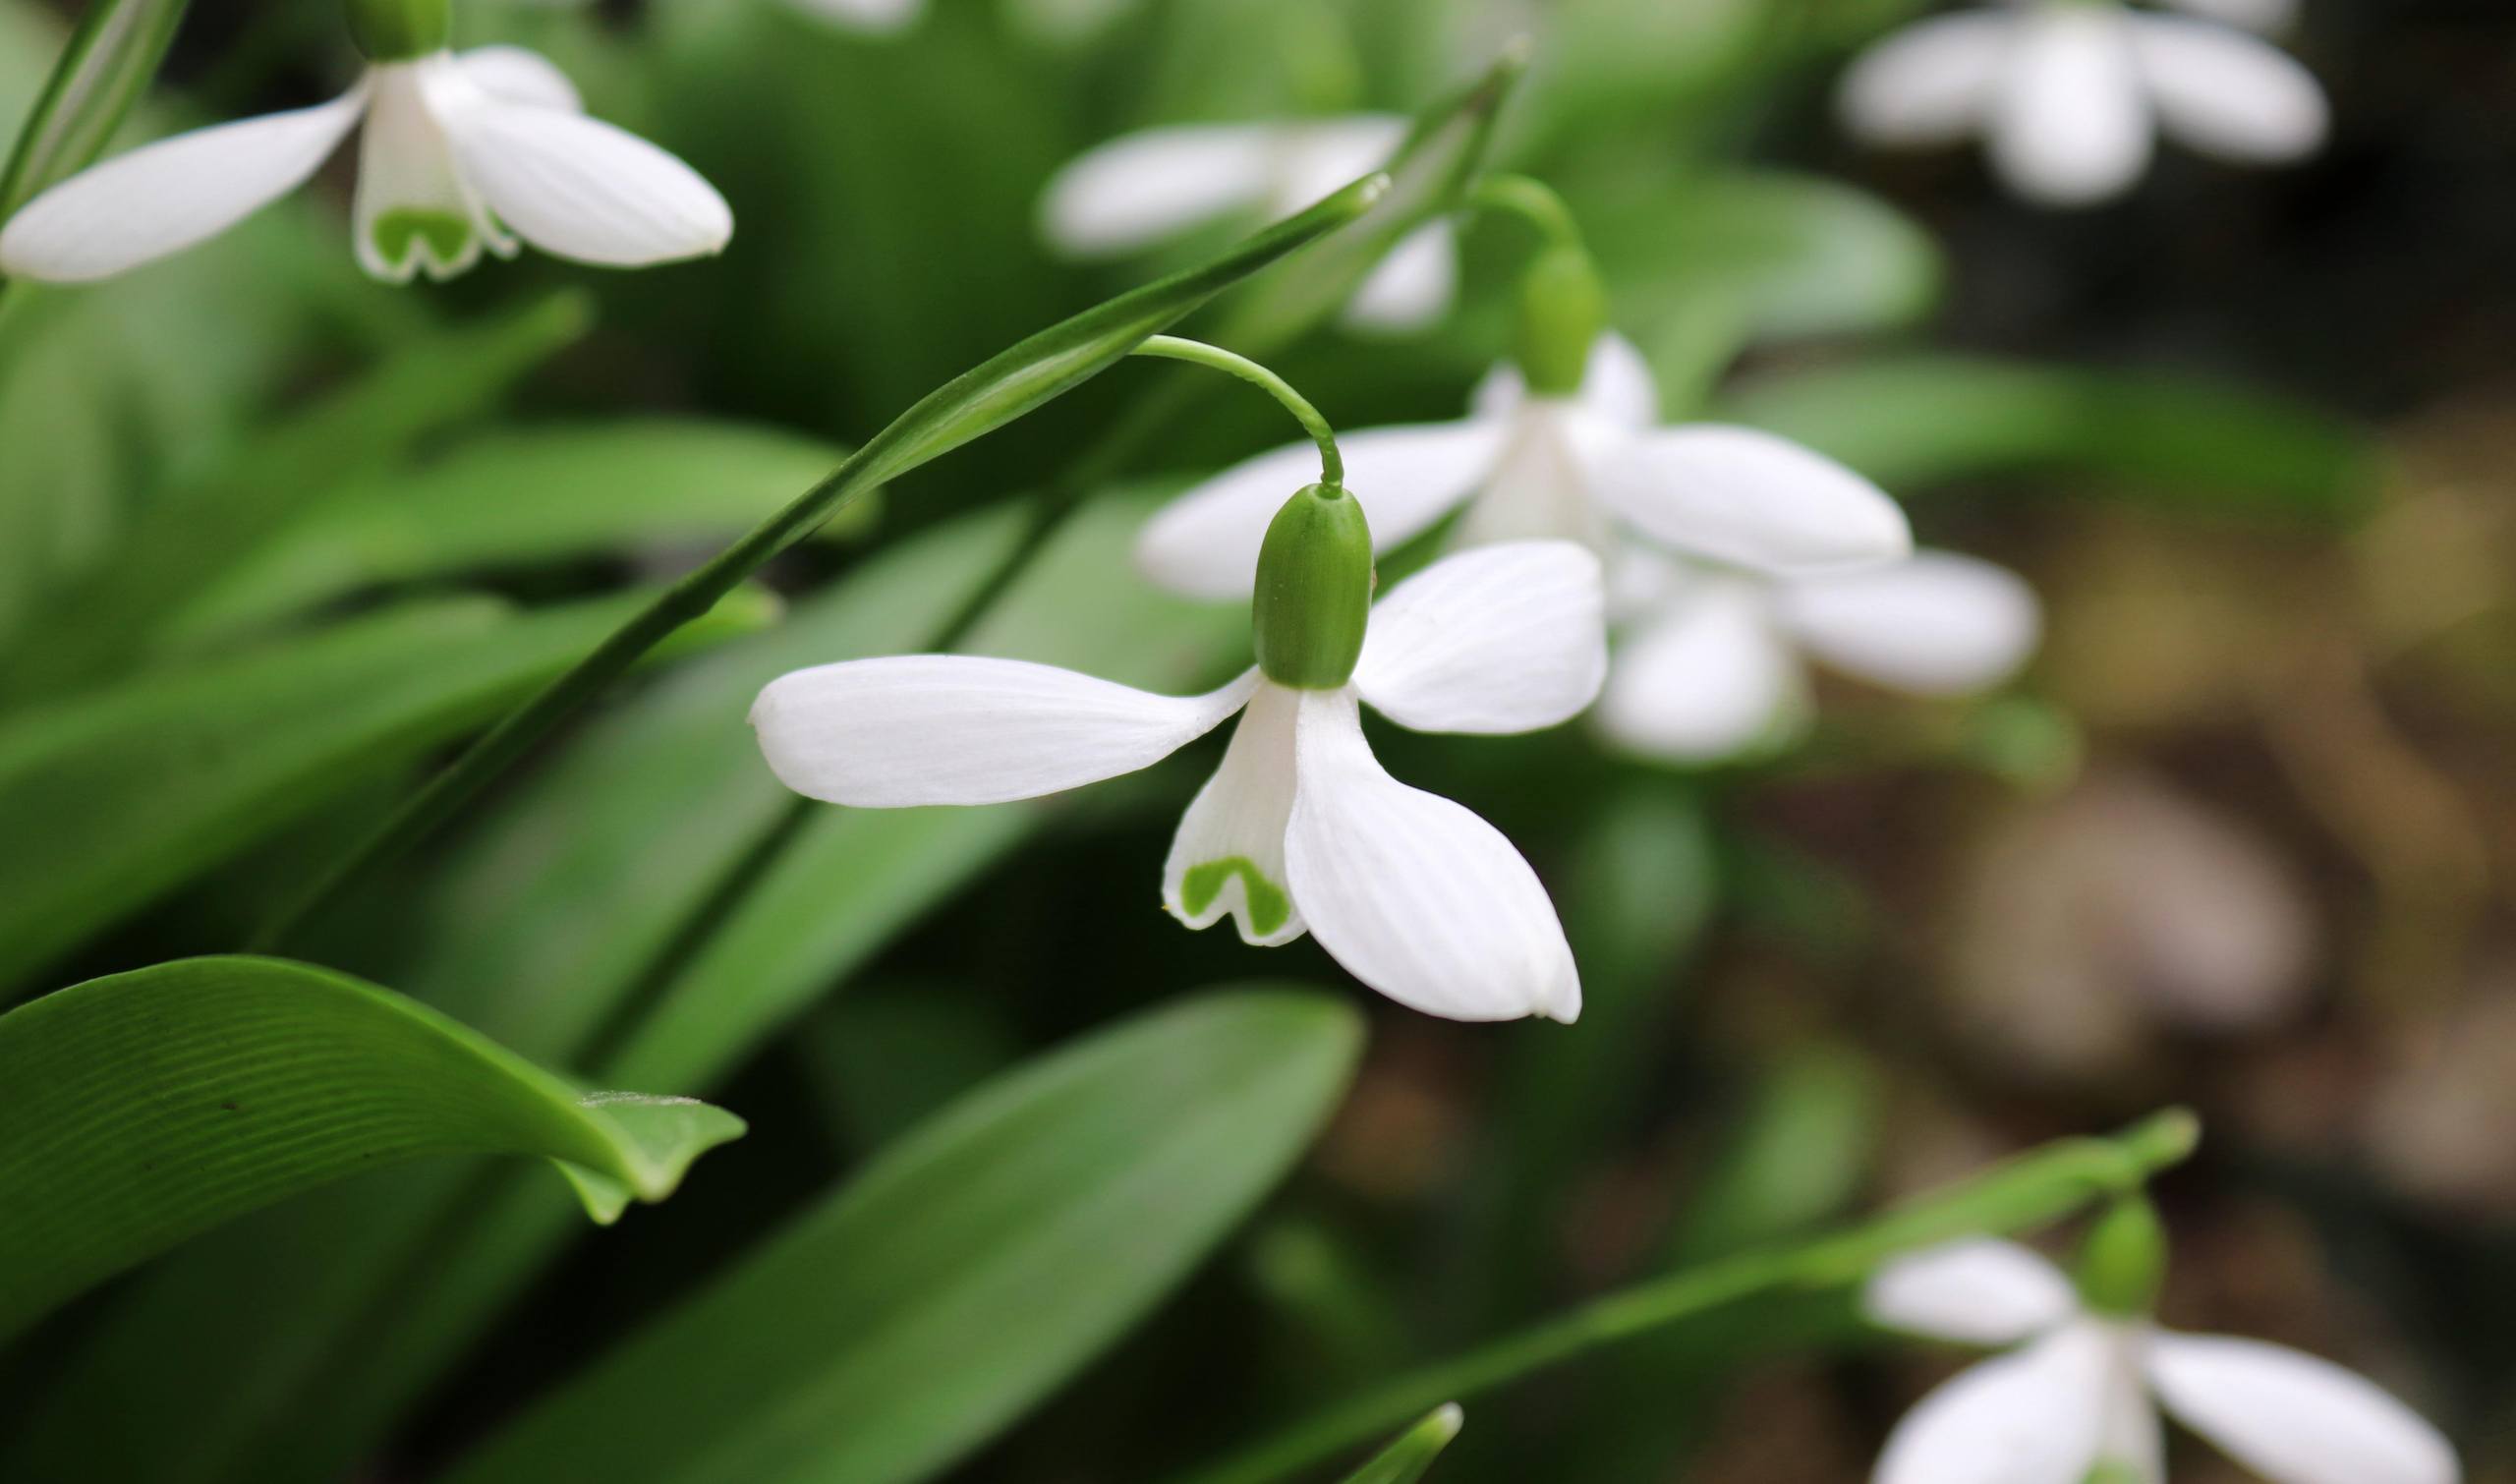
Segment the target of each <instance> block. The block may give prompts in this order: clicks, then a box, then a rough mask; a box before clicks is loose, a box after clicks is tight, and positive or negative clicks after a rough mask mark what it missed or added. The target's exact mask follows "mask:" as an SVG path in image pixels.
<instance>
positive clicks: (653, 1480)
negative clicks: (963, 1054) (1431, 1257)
mask: <svg viewBox="0 0 2516 1484" xmlns="http://www.w3.org/2000/svg"><path fill="white" fill-rule="evenodd" d="M1361 1043H1362V1029H1361V1021H1360V1019H1359V1017H1358V1016H1357V1015H1356V1014H1355V1013H1354V1011H1353V1010H1352V1009H1351V1008H1350V1007H1349V1006H1348V1005H1346V1004H1344V1002H1342V1001H1340V1000H1338V999H1329V998H1326V997H1322V996H1316V995H1310V994H1302V993H1295V992H1289V991H1242V992H1235V993H1228V994H1217V995H1210V996H1205V997H1200V998H1198V999H1191V1000H1188V1001H1185V1002H1181V1003H1175V1004H1172V1005H1169V1006H1166V1007H1165V1008H1163V1009H1160V1010H1157V1011H1154V1012H1152V1013H1150V1014H1147V1015H1143V1016H1139V1017H1137V1018H1135V1019H1134V1020H1132V1021H1129V1022H1128V1023H1126V1024H1124V1025H1121V1026H1119V1027H1117V1028H1115V1029H1113V1030H1109V1031H1104V1032H1101V1033H1099V1034H1096V1035H1094V1036H1091V1037H1089V1038H1087V1039H1086V1040H1084V1041H1083V1042H1081V1043H1079V1044H1077V1045H1075V1046H1071V1047H1068V1048H1065V1049H1063V1050H1061V1051H1058V1052H1057V1053H1054V1054H1052V1055H1050V1056H1045V1057H1042V1058H1040V1059H1039V1060H1037V1061H1034V1062H1032V1063H1029V1064H1027V1065H1025V1066H1024V1067H1022V1068H1020V1069H1018V1070H1016V1071H1015V1072H1013V1073H1011V1074H1009V1075H1008V1076H1005V1077H1003V1078H1000V1079H998V1080H996V1081H994V1082H991V1083H990V1084H988V1085H987V1086H985V1087H983V1088H981V1089H980V1090H978V1091H977V1092H975V1093H973V1094H971V1095H970V1096H968V1097H966V1098H963V1099H961V1100H960V1101H958V1102H956V1103H954V1104H953V1105H952V1106H951V1107H950V1108H948V1109H946V1110H945V1111H944V1113H941V1114H939V1115H937V1116H936V1117H935V1118H933V1119H932V1120H930V1121H929V1122H927V1123H926V1124H924V1125H922V1126H921V1127H920V1128H919V1129H918V1131H917V1132H915V1133H913V1134H911V1135H910V1136H909V1137H908V1138H906V1139H904V1140H902V1141H901V1142H900V1143H899V1144H898V1145H897V1146H895V1147H894V1148H892V1149H891V1150H890V1151H888V1152H887V1153H886V1154H885V1155H884V1156H882V1157H881V1158H880V1159H878V1160H876V1161H875V1163H874V1164H873V1165H872V1166H871V1167H870V1168H868V1169H867V1170H865V1171H864V1172H863V1173H862V1174H861V1175H859V1176H858V1177H857V1178H856V1179H855V1180H853V1181H851V1182H850V1183H849V1184H848V1185H847V1186H846V1187H844V1188H843V1189H842V1190H840V1191H839V1192H838V1194H837V1195H836V1196H835V1197H833V1198H831V1199H829V1200H828V1201H826V1202H825V1203H823V1204H822V1205H821V1206H819V1207H818V1208H816V1209H814V1210H813V1211H811V1212H809V1213H807V1214H806V1215H805V1216H804V1217H803V1218H802V1219H801V1220H800V1221H798V1222H796V1223H794V1224H792V1225H791V1226H789V1227H787V1229H786V1230H784V1231H783V1232H781V1233H780V1234H778V1235H777V1236H775V1237H773V1238H772V1239H771V1241H770V1242H769V1243H768V1244H767V1245H766V1246H765V1247H764V1248H763V1249H761V1250H760V1251H758V1252H757V1253H755V1254H754V1255H753V1256H752V1257H750V1258H749V1259H748V1260H746V1261H744V1262H742V1263H741V1264H740V1265H739V1266H738V1267H736V1268H734V1269H733V1270H732V1271H731V1272H729V1273H727V1274H726V1275H725V1276H723V1277H722V1278H719V1279H718V1280H716V1281H715V1282H714V1283H712V1284H709V1285H708V1286H707V1287H705V1288H704V1289H702V1290H701V1291H700V1292H698V1293H697V1294H696V1295H694V1296H693V1297H691V1298H690V1299H688V1300H686V1301H685V1302H683V1303H682V1304H680V1305H679V1306H678V1307H676V1308H675V1309H673V1310H671V1311H670V1312H668V1313H667V1314H665V1315H664V1317H663V1318H661V1319H660V1320H658V1321H657V1322H656V1323H654V1324H651V1325H649V1326H648V1327H647V1328H646V1329H645V1330H644V1331H642V1332H640V1333H639V1334H636V1335H634V1336H632V1337H631V1338H630V1339H629V1340H628V1341H625V1342H624V1343H622V1344H621V1345H619V1346H618V1347H616V1348H615V1349H613V1350H611V1351H610V1352H609V1353H607V1354H606V1355H605V1356H604V1357H603V1358H601V1359H600V1360H599V1361H597V1362H596V1363H595V1365H594V1366H593V1368H592V1369H591V1370H589V1371H588V1372H586V1373H585V1374H584V1375H582V1376H580V1377H578V1378H576V1379H575V1380H573V1381H571V1382H568V1383H566V1384H564V1385H563V1386H562V1387H561V1388H560V1389H559V1391H558V1392H557V1393H556V1394H555V1395H553V1396H550V1397H548V1398H544V1399H543V1400H542V1401H541V1402H540V1403H539V1404H538V1405H536V1406H534V1407H533V1408H532V1409H531V1410H529V1411H528V1412H527V1413H526V1414H525V1415H524V1417H523V1418H522V1419H521V1420H520V1421H518V1422H517V1423H515V1424H514V1425H512V1426H511V1427H509V1428H508V1429H506V1430H505V1431H504V1432H503V1433H501V1434H499V1435H497V1436H496V1437H494V1438H492V1439H491V1440H490V1441H489V1443H488V1444H487V1445H486V1446H485V1447H484V1448H483V1449H482V1450H481V1451H480V1452H479V1453H478V1454H477V1455H474V1456H472V1457H471V1458H469V1459H468V1460H466V1461H465V1462H463V1463H461V1464H459V1465H458V1466H457V1467H456V1469H455V1470H454V1471H453V1473H452V1474H451V1476H450V1477H451V1478H452V1479H453V1480H455V1481H458V1484H499V1481H505V1480H518V1481H527V1480H529V1481H532V1484H543V1481H546V1480H549V1479H552V1478H557V1477H582V1478H637V1479H640V1480H645V1481H650V1484H697V1481H701V1480H710V1481H715V1480H727V1481H730V1480H742V1481H746V1484H807V1481H826V1484H903V1481H907V1480H913V1479H920V1478H925V1477H928V1476H930V1475H932V1474H933V1473H934V1472H935V1471H936V1470H938V1469H940V1468H942V1467H944V1466H945V1465H946V1464H948V1463H949V1462H951V1461H952V1460H953V1459H954V1458H956V1457H959V1456H960V1455H963V1454H965V1453H967V1452H968V1451H969V1450H970V1449H972V1448H974V1447H976V1446H977V1445H978V1444H979V1443H981V1442H983V1441H984V1440H985V1439H987V1438H988V1437H989V1436H990V1435H992V1434H993V1433H995V1432H996V1431H997V1430H999V1429H1000V1428H1001V1427H1002V1426H1004V1425H1005V1424H1006V1423H1007V1422H1009V1421H1011V1420H1012V1419H1013V1418H1014V1417H1016V1416H1019V1415H1020V1414H1021V1413H1022V1411H1023V1410H1025V1409H1026V1408H1027V1407H1029V1406H1030V1405H1032V1404H1033V1403H1034V1402H1036V1401H1038V1400H1039V1399H1040V1398H1043V1397H1044V1396H1046V1395H1047V1394H1048V1393H1049V1392H1050V1391H1052V1390H1054V1389H1055V1388H1056V1387H1058V1385H1059V1384H1061V1383H1062V1382H1064V1381H1065V1380H1066V1379H1067V1378H1068V1377H1070V1376H1071V1375H1072V1374H1073V1373H1074V1372H1075V1371H1077V1370H1078V1369H1080V1368H1081V1367H1082V1366H1083V1365H1085V1364H1086V1363H1088V1362H1089V1361H1090V1360H1091V1358H1092V1357H1093V1356H1094V1355H1095V1354H1097V1353H1099V1352H1100V1350H1102V1349H1103V1348H1104V1347H1105V1346H1107V1345H1108V1344H1109V1343H1110V1342H1111V1341H1113V1340H1115V1339H1116V1338H1117V1336H1119V1335H1120V1334H1122V1333H1123V1332H1124V1331H1125V1330H1126V1328H1127V1327H1128V1326H1129V1325H1130V1324H1132V1323H1133V1322H1134V1321H1135V1320H1136V1319H1137V1318H1139V1317H1140V1316H1142V1315H1143V1314H1144V1313H1145V1312H1146V1311H1147V1310H1148V1309H1150V1308H1151V1307H1152V1306H1153V1305H1154V1304H1155V1303H1157V1302H1159V1301H1160V1299H1161V1298H1162V1296H1163V1295H1164V1294H1165V1293H1167V1292H1169V1291H1170V1290H1171V1289H1172V1287H1173V1286H1174V1285H1176V1284H1177V1283H1178V1282H1179V1281H1180V1280H1181V1279H1182V1278H1184V1277H1185V1276H1186V1275H1187V1273H1188V1272H1189V1270H1190V1269H1191V1268H1193V1267H1194V1266H1195V1265H1196V1264H1197V1263H1198V1261H1199V1260H1200V1259H1202V1258H1203V1257H1204V1256H1205V1254H1206V1253H1207V1252H1209V1251H1210V1250H1212V1248H1213V1247H1214V1246H1215V1244H1216V1243H1218V1242H1220V1241H1221V1240H1222V1239H1223V1238H1224V1237H1225V1236H1226V1235H1227V1234H1228V1233H1229V1231H1230V1230H1231V1228H1232V1227H1233V1226H1234V1225H1235V1224H1236V1223H1237V1222H1238V1221H1239V1220H1240V1218H1241V1217H1242V1216H1244V1215H1245V1214H1246V1213H1247V1212H1248V1211H1249V1209H1250V1208H1251V1207H1252V1206H1254V1205H1255V1204H1256V1203H1257V1201H1258V1199H1259V1198H1260V1197H1261V1196H1263V1195H1264V1194H1265V1193H1266V1192H1267V1191H1268V1189H1269V1188H1271V1187H1272V1186H1273V1185H1274V1184H1275V1183H1276V1181H1277V1180H1278V1179H1279V1178H1281V1177H1282V1176H1283V1174H1284V1173H1285V1171H1286V1170H1287V1168H1289V1167H1290V1165H1291V1164H1292V1162H1293V1161H1294V1160H1295V1159H1296V1158H1297V1157H1298V1156H1299V1155H1300V1153H1301V1151H1302V1149H1303V1148H1304V1147H1305V1146H1306V1145H1307V1144H1308V1143H1309V1141H1310V1138H1311V1136H1312V1134H1313V1133H1314V1132H1315V1131H1316V1130H1317V1129H1318V1127H1319V1124H1320V1122H1321V1121H1322V1120H1323V1119H1324V1118H1325V1117H1326V1115H1327V1113H1328V1112H1329V1110H1330V1109H1331V1108H1332V1107H1333V1106H1334V1105H1335V1103H1336V1101H1337V1099H1338V1097H1339V1095H1340V1094H1341V1093H1342V1091H1343V1090H1344V1085H1345V1082H1346V1079H1347V1077H1348V1076H1349V1075H1350V1073H1351V1071H1352V1068H1353V1063H1354V1058H1355V1056H1356V1054H1357V1053H1358V1051H1359V1050H1360V1047H1361ZM1009 1316H1019V1319H1018V1322H1008V1317H1009Z"/></svg>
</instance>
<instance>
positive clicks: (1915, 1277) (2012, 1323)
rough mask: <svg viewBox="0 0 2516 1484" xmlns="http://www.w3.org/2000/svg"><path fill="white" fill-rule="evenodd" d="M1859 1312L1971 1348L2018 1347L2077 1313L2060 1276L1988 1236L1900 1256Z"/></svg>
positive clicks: (1879, 1275) (1864, 1294) (1867, 1291)
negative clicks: (1958, 1342) (1989, 1345)
mask: <svg viewBox="0 0 2516 1484" xmlns="http://www.w3.org/2000/svg"><path fill="white" fill-rule="evenodd" d="M1860 1308H1861V1312H1862V1313H1863V1314H1865V1315H1867V1316H1868V1317H1869V1319H1870V1320H1871V1322H1873V1323H1876V1324H1882V1325H1885V1326H1886V1327H1888V1328H1889V1329H1892V1330H1906V1331H1910V1332H1911V1333H1913V1334H1916V1335H1930V1336H1934V1337H1936V1338H1938V1339H1941V1340H1957V1341H1965V1342H1967V1343H1969V1344H2015V1343H2017V1342H2018V1341H2022V1340H2025V1339H2027V1338H2028V1337H2029V1336H2030V1335H2040V1334H2042V1333H2044V1332H2045V1331H2047V1330H2050V1329H2054V1328H2057V1327H2059V1326H2060V1325H2062V1324H2063V1323H2064V1322H2066V1321H2068V1320H2069V1319H2070V1318H2071V1317H2072V1316H2073V1315H2075V1314H2077V1313H2078V1312H2079V1297H2078V1295H2077V1294H2076V1293H2074V1292H2073V1291H2072V1289H2071V1281H2070V1280H2069V1279H2068V1278H2065V1277H2064V1276H2062V1273H2061V1270H2060V1269H2058V1268H2055V1267H2054V1266H2053V1265H2052V1264H2051V1263H2048V1262H2046V1261H2045V1260H2044V1259H2043V1258H2041V1257H2039V1256H2037V1255H2036V1254H2035V1253H2033V1252H2030V1251H2029V1250H2028V1249H2027V1248H2025V1247H2022V1246H2020V1245H2019V1244H2018V1243H2016V1242H2004V1241H1996V1240H1993V1239H1991V1238H1988V1237H1984V1238H1975V1239H1972V1240H1968V1241H1959V1242H1950V1243H1948V1244H1947V1245H1946V1246H1941V1247H1932V1248H1929V1249H1927V1250H1924V1251H1921V1252H1916V1253H1914V1254H1912V1255H1911V1256H1907V1257H1900V1258H1897V1259H1896V1260H1895V1261H1893V1262H1890V1263H1888V1264H1886V1265H1885V1266H1884V1267H1881V1268H1880V1269H1879V1270H1878V1271H1877V1272H1876V1273H1874V1274H1872V1275H1870V1279H1869V1284H1868V1286H1867V1287H1865V1288H1863V1289H1862V1290H1861V1295H1860Z"/></svg>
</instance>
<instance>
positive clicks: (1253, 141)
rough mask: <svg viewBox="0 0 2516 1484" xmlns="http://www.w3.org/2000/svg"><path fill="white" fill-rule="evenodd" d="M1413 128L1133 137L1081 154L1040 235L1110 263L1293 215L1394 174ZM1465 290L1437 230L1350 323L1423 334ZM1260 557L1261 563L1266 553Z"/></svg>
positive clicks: (1386, 117) (1270, 127) (1223, 130)
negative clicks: (1356, 184) (1211, 231)
mask: <svg viewBox="0 0 2516 1484" xmlns="http://www.w3.org/2000/svg"><path fill="white" fill-rule="evenodd" d="M1407 128H1408V124H1407V121H1406V120H1405V119H1404V118H1401V117H1399V116H1397V115H1392V114H1356V115H1352V116H1350V117H1346V118H1335V119H1300V120H1289V121H1285V122H1278V123H1265V124H1179V125H1172V126H1169V127H1165V128H1159V129H1147V130H1143V131H1141V132H1139V133H1135V134H1129V135H1124V136H1121V137H1120V138H1117V139H1115V140H1112V141H1110V142H1109V143H1105V144H1101V145H1099V146H1097V147H1095V148H1092V149H1089V150H1086V151H1085V152H1084V153H1082V154H1080V155H1077V156H1076V157H1075V158H1074V159H1072V160H1070V161H1068V162H1067V163H1066V165H1065V166H1064V168H1062V169H1060V170H1059V171H1058V173H1057V175H1056V176H1055V177H1054V178H1053V179H1051V180H1050V182H1049V185H1048V190H1047V192H1046V193H1045V194H1044V195H1043V196H1042V198H1041V200H1040V230H1041V234H1042V235H1043V236H1044V237H1045V238H1046V239H1047V240H1048V242H1049V245H1050V246H1052V247H1054V248H1056V249H1057V250H1058V251H1059V252H1061V253H1065V254H1067V255H1069V256H1072V257H1115V256H1118V255H1121V254H1126V253H1132V252H1135V251H1137V250H1139V249H1143V248H1147V247H1151V246H1153V245H1154V244H1156V243H1159V242H1162V241H1163V240H1165V239H1167V238H1170V237H1173V236H1176V235H1177V234H1179V233H1181V232H1183V231H1185V230H1187V229H1188V228H1190V227H1193V226H1196V225H1197V224H1199V223H1200V222H1204V221H1208V220H1211V219H1213V218H1215V217H1218V216H1222V215H1224V214H1226V213H1228V212H1241V213H1252V214H1257V215H1263V216H1270V217H1273V216H1286V215H1289V214H1291V213H1292V212H1294V211H1298V210H1300V209H1301V208H1302V207H1304V206H1307V205H1309V204H1311V203H1312V202H1313V201H1316V200H1319V199H1320V198H1321V197H1323V196H1326V195H1328V194H1329V193H1330V192H1332V191H1335V190H1336V189H1337V188H1339V187H1340V186H1343V185H1344V184H1345V183H1346V182H1348V181H1351V180H1355V179H1357V178H1359V177H1361V176H1365V175H1368V174H1370V173H1371V172H1372V171H1374V170H1377V169H1379V168H1380V167H1381V166H1382V165H1384V164H1387V163H1388V162H1389V159H1390V156H1391V155H1393V154H1395V153H1396V152H1397V150H1398V146H1399V144H1400V143H1401V142H1403V141H1404V139H1405V138H1406V131H1407ZM1457 289H1458V245H1457V243H1456V242H1455V240H1454V237H1453V233H1452V230H1451V226H1450V223H1449V222H1447V221H1443V220H1435V221H1431V222H1427V223H1425V224H1424V225H1423V226H1420V227H1418V228H1416V229H1415V230H1414V231H1413V232H1410V233H1408V234H1407V235H1406V236H1405V237H1404V238H1402V239H1401V240H1400V241H1399V243H1398V245H1397V246H1395V247H1394V248H1392V249H1391V250H1390V252H1389V254H1388V256H1387V257H1383V258H1382V259H1381V261H1380V263H1379V265H1378V266H1377V267H1375V268H1374V269H1373V270H1372V272H1371V274H1370V276H1368V277H1366V278H1365V279H1364V280H1363V282H1362V285H1361V286H1360V287H1359V288H1357V289H1356V290H1355V291H1354V297H1353V298H1352V299H1351V300H1350V301H1348V302H1347V304H1346V306H1345V314H1344V317H1345V322H1346V324H1347V325H1348V326H1349V327H1353V328H1359V329H1366V330H1380V331H1390V332H1397V331H1404V330H1411V329H1417V328H1421V327H1422V326H1425V325H1428V324H1430V323H1432V322H1433V321H1434V320H1436V319H1439V318H1440V317H1441V316H1442V315H1443V314H1445V313H1446V312H1447V311H1448V310H1449V309H1450V305H1451V298H1452V296H1453V294H1454V293H1456V292H1457ZM1278 494H1279V497H1281V495H1282V490H1281V489H1280V490H1279V491H1278ZM1271 509H1272V507H1271ZM1260 524H1261V525H1262V526H1263V525H1264V524H1265V522H1264V520H1263V518H1262V520H1261V522H1260ZM1250 551H1251V555H1252V558H1253V560H1254V559H1255V555H1256V551H1257V548H1256V547H1255V546H1252V547H1251V548H1250Z"/></svg>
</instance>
